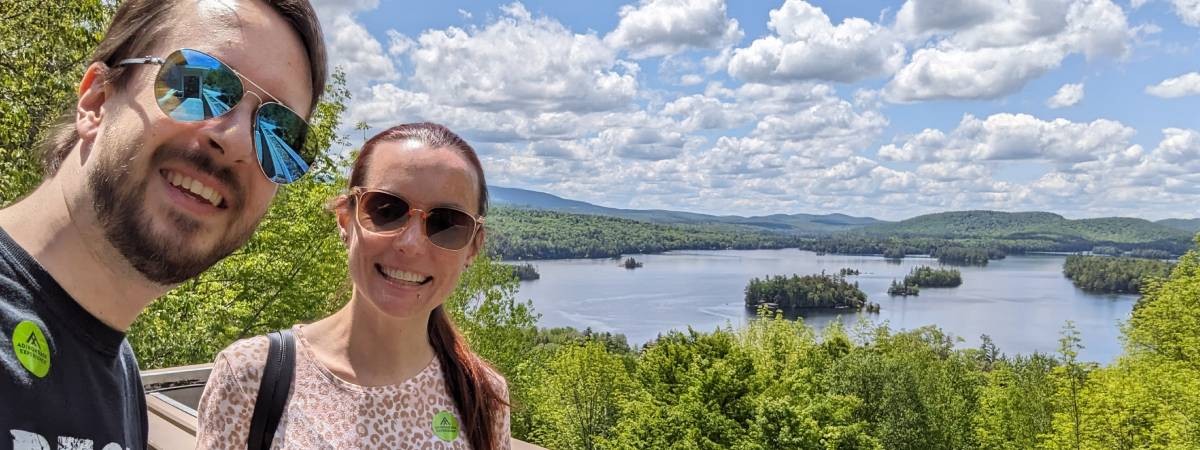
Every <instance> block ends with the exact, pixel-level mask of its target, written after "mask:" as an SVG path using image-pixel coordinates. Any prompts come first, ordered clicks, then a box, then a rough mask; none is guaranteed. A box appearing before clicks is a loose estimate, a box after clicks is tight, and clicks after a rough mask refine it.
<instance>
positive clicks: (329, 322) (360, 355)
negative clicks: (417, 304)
mask: <svg viewBox="0 0 1200 450" xmlns="http://www.w3.org/2000/svg"><path fill="white" fill-rule="evenodd" d="M366 302H367V300H362V299H358V298H353V299H351V300H350V302H349V303H347V304H346V306H344V307H342V309H340V310H338V312H336V313H334V314H333V315H331V316H329V317H326V318H324V319H321V320H319V321H317V322H315V323H313V324H312V325H308V326H306V327H304V336H305V339H306V340H307V341H308V343H309V344H310V345H311V346H312V347H313V353H314V354H315V355H316V357H317V359H318V361H319V362H320V363H321V364H322V365H324V366H325V367H326V368H328V369H329V370H330V371H331V372H333V374H334V375H337V376H338V377H340V378H342V379H344V380H346V381H349V382H351V383H354V384H357V385H360V386H385V385H390V384H398V383H402V382H404V381H405V380H408V379H410V378H412V377H414V376H416V375H417V374H418V373H420V372H421V370H424V369H425V367H427V366H428V365H429V363H430V362H431V361H432V360H433V358H434V353H433V346H432V345H430V343H429V331H428V327H429V314H423V315H417V316H414V317H409V318H394V317H389V316H387V315H386V314H383V313H380V312H379V311H377V310H374V309H373V308H371V306H370V305H369V304H367V303H366Z"/></svg>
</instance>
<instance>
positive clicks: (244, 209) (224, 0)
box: [85, 0, 313, 284]
mask: <svg viewBox="0 0 1200 450" xmlns="http://www.w3.org/2000/svg"><path fill="white" fill-rule="evenodd" d="M174 16H175V17H174V19H173V21H172V25H171V26H170V30H169V31H168V32H167V38H166V39H164V40H163V41H164V42H163V43H162V44H159V45H155V46H154V48H155V52H156V53H154V54H153V56H158V57H165V56H167V54H169V53H171V52H172V51H174V50H176V49H179V48H184V47H186V48H192V49H196V50H200V51H203V52H205V53H208V54H210V55H212V56H215V57H216V58H218V59H220V60H221V61H223V62H224V63H226V64H228V65H229V66H230V67H232V68H233V69H234V70H237V71H238V72H240V73H241V74H242V75H243V76H245V77H246V78H249V79H250V80H253V81H254V83H256V84H257V85H258V86H259V87H261V88H262V89H261V90H260V89H259V88H257V87H255V86H254V85H252V84H250V83H247V82H245V81H244V80H243V85H244V89H245V90H246V91H247V92H254V93H256V94H258V97H261V98H262V99H264V100H266V101H269V99H270V98H271V97H272V96H274V97H275V98H277V99H278V100H279V101H280V102H282V103H284V104H285V105H287V106H288V107H290V108H292V109H293V110H295V111H299V112H301V114H304V113H306V112H307V111H309V110H310V106H311V102H312V101H313V99H311V98H310V96H311V94H310V93H311V84H310V80H309V73H310V70H309V64H308V58H307V56H306V53H305V51H304V47H303V44H302V43H301V41H300V38H299V36H298V35H297V34H296V32H295V31H294V30H293V29H292V28H291V26H289V25H288V24H287V22H285V20H284V18H283V17H281V16H279V15H278V13H276V12H275V11H273V10H271V8H270V7H269V6H266V5H263V4H261V3H259V2H257V1H253V0H241V1H231V0H200V1H197V2H195V3H192V2H184V4H181V5H180V6H178V7H177V8H176V11H175V12H174ZM137 56H141V55H137ZM128 70H131V71H133V72H132V73H131V74H130V75H131V78H130V82H129V83H128V84H127V85H125V86H124V87H123V88H122V89H119V90H111V88H110V91H109V92H110V96H109V97H108V98H107V99H106V100H105V102H104V105H103V106H102V110H103V113H102V114H101V119H100V120H101V123H100V127H99V131H98V133H97V134H96V137H95V143H94V145H93V147H92V150H91V156H90V157H89V158H88V159H87V162H86V163H85V172H86V173H87V185H88V190H89V191H90V193H91V195H92V196H93V201H94V205H95V210H96V214H97V217H98V219H99V221H100V223H101V225H102V227H103V228H104V231H105V235H106V237H107V238H108V240H109V241H110V242H111V243H112V245H113V246H114V247H115V248H116V249H117V250H118V251H119V252H120V253H121V254H122V255H123V256H124V257H125V258H126V259H127V260H128V261H129V262H130V264H131V265H132V266H133V267H134V268H135V269H137V270H138V271H139V272H141V273H142V274H143V275H144V276H145V277H146V278H147V279H149V280H150V281H153V282H156V283H160V284H177V283H181V282H183V281H185V280H187V279H189V278H192V277H195V276H196V275H199V274H200V273H201V272H203V271H204V270H205V269H207V268H209V267H211V266H212V265H213V264H216V263H217V262H218V261H220V260H221V259H222V258H224V257H225V256H228V255H229V254H230V253H232V252H233V251H234V250H236V249H238V248H239V247H241V246H242V245H244V244H245V243H246V241H247V240H249V238H250V236H251V235H252V234H253V233H254V229H255V227H257V226H258V223H259V221H260V220H262V217H263V215H264V214H266V212H267V209H268V207H269V206H270V202H271V199H272V197H273V196H274V195H275V191H276V189H277V186H276V185H275V184H274V183H272V182H271V181H270V180H268V179H267V178H266V177H265V176H264V175H263V173H262V170H261V169H260V168H259V165H258V159H257V157H256V156H255V151H254V145H253V143H252V140H251V133H252V131H253V121H254V113H255V108H257V107H258V105H259V104H260V102H259V100H258V97H255V96H254V95H250V94H247V95H245V97H243V98H242V100H241V102H240V103H238V104H237V105H236V106H235V107H234V108H233V109H232V110H230V111H228V112H227V113H225V114H224V115H221V116H219V117H216V118H213V119H209V120H205V121H201V122H178V121H175V120H173V119H171V118H169V117H167V116H166V115H165V114H164V113H163V112H162V111H161V110H160V109H159V107H158V105H157V103H156V99H155V94H154V88H153V87H154V82H155V76H156V75H157V73H158V66H153V65H142V66H131V67H129V69H128ZM263 90H265V91H266V92H269V93H270V94H271V95H267V94H266V93H265V92H263Z"/></svg>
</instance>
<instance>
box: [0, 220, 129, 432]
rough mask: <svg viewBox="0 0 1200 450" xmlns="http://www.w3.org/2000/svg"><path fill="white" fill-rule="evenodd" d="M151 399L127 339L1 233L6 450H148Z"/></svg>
mask: <svg viewBox="0 0 1200 450" xmlns="http://www.w3.org/2000/svg"><path fill="white" fill-rule="evenodd" d="M144 395H145V394H144V393H143V392H142V383H141V378H140V377H139V375H138V366H137V360H136V359H135V358H134V356H133V349H132V348H130V347H129V343H128V342H126V341H125V334H124V333H121V332H120V331H117V330H114V329H112V328H110V327H109V326H107V325H105V324H104V323H103V322H100V320H98V319H96V317H95V316H92V315H91V314H89V313H88V312H87V311H86V310H84V309H83V307H82V306H79V303H76V302H75V299H73V298H71V296H70V295H68V294H67V293H66V291H64V290H63V289H62V287H61V286H59V284H58V282H56V281H54V278H53V277H51V276H50V274H49V273H47V272H46V270H45V269H43V268H42V266H41V265H40V264H38V263H37V261H35V260H34V259H33V257H31V256H30V255H29V253H27V252H26V251H25V250H24V249H22V248H21V247H20V246H19V245H17V243H16V242H14V241H13V240H12V238H11V237H10V236H9V235H8V233H7V232H5V231H4V230H3V229H0V450H8V449H12V450H26V449H37V450H43V449H46V450H121V449H124V450H139V449H144V448H146V438H147V425H146V420H147V419H146V401H145V397H144Z"/></svg>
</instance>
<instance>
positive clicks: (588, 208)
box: [488, 186, 881, 234]
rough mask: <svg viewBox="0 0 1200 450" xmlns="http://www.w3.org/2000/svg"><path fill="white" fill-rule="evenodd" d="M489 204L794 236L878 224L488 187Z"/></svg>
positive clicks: (846, 218) (842, 216)
mask: <svg viewBox="0 0 1200 450" xmlns="http://www.w3.org/2000/svg"><path fill="white" fill-rule="evenodd" d="M488 192H489V194H490V195H491V202H492V203H493V204H496V205H503V206H511V207H518V208H529V209H542V210H549V211H557V212H566V213H574V214H590V215H597V216H610V217H620V218H624V219H632V220H639V221H643V222H650V223H659V224H683V225H736V226H741V227H748V228H751V229H754V230H761V231H776V232H784V233H795V234H828V233H833V232H837V231H845V230H851V229H855V228H860V227H863V226H866V225H871V224H876V223H881V221H880V220H877V219H874V218H870V217H854V216H848V215H845V214H823V215H817V214H771V215H767V216H753V217H744V216H732V215H731V216H714V215H710V214H698V213H690V212H682V211H670V210H664V209H621V208H609V207H606V206H599V205H594V204H591V203H588V202H582V201H578V200H569V199H565V198H562V197H559V196H556V195H551V194H547V193H544V192H537V191H530V190H526V189H517V188H508V187H502V186H488Z"/></svg>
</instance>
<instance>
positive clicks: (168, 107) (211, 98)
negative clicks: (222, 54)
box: [154, 49, 243, 122]
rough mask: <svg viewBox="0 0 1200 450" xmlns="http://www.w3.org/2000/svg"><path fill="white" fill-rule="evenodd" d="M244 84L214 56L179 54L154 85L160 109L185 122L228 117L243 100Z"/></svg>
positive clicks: (173, 57) (190, 53)
mask: <svg viewBox="0 0 1200 450" xmlns="http://www.w3.org/2000/svg"><path fill="white" fill-rule="evenodd" d="M242 93H243V88H242V81H241V80H240V79H238V76H237V74H235V73H233V70H231V69H230V68H229V67H227V66H226V65H225V64H223V63H221V61H218V60H217V59H216V58H213V57H212V56H209V55H206V54H204V53H200V52H197V51H194V50H186V49H184V50H179V51H176V52H174V53H172V54H171V55H170V56H168V57H167V60H166V62H165V63H164V64H163V66H162V68H161V69H159V72H158V78H157V79H156V80H155V83H154V95H155V97H156V98H157V100H158V106H159V108H161V109H162V111H163V112H164V113H166V114H167V116H169V117H171V118H172V119H175V120H178V121H181V122H196V121H201V120H205V119H210V118H213V117H217V116H220V115H222V114H225V113H226V112H228V111H229V110H230V109H233V107H234V106H237V104H238V102H240V101H241V99H242Z"/></svg>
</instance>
